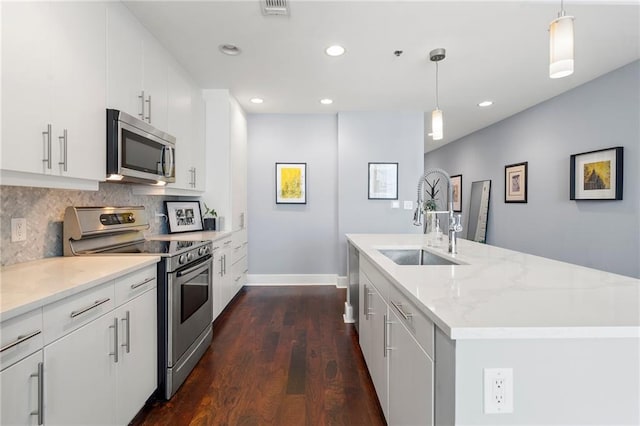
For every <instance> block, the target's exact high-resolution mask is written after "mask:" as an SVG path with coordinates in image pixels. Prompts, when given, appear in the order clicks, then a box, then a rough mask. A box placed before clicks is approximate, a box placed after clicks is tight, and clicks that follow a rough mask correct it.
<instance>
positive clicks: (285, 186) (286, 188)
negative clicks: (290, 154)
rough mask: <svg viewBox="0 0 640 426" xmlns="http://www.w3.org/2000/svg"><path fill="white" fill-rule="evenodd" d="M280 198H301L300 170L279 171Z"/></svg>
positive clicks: (291, 168)
mask: <svg viewBox="0 0 640 426" xmlns="http://www.w3.org/2000/svg"><path fill="white" fill-rule="evenodd" d="M280 196H281V197H282V198H290V199H296V198H302V170H301V169H300V168H299V167H283V168H282V169H280Z"/></svg>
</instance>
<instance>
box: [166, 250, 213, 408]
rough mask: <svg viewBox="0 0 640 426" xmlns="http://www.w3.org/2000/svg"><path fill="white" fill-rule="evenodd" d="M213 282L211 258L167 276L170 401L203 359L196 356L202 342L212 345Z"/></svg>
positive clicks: (193, 263)
mask: <svg viewBox="0 0 640 426" xmlns="http://www.w3.org/2000/svg"><path fill="white" fill-rule="evenodd" d="M212 279H213V258H212V256H211V254H208V255H207V256H205V257H202V258H201V259H199V260H198V261H197V262H192V263H189V264H187V265H185V266H182V267H180V268H178V269H176V270H175V271H171V272H167V287H168V292H167V296H168V300H167V310H166V313H167V322H166V323H167V333H168V335H167V343H168V346H167V348H166V350H167V353H166V356H167V371H166V384H167V386H166V388H167V389H166V390H167V391H166V395H165V397H166V398H167V399H169V398H170V397H171V395H173V393H174V392H175V390H177V388H178V387H179V386H180V384H182V382H184V380H185V379H186V377H187V375H188V374H189V372H190V371H191V370H192V369H193V366H195V363H196V362H197V361H198V360H199V359H200V356H197V353H198V351H199V350H201V349H202V342H203V341H206V340H207V338H209V339H208V340H209V341H210V337H211V336H210V334H211V323H212V321H213V318H212V315H213V314H212V292H211V283H212ZM204 349H206V347H205V348H204ZM203 352H204V351H203Z"/></svg>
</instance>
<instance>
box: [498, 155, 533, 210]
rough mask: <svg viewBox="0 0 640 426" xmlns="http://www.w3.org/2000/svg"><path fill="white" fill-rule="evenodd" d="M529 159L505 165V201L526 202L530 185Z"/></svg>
mask: <svg viewBox="0 0 640 426" xmlns="http://www.w3.org/2000/svg"><path fill="white" fill-rule="evenodd" d="M528 167H529V163H528V162H527V161H525V162H523V163H515V164H509V165H507V166H504V202H505V203H526V202H527V196H528V194H527V186H528V182H527V181H528V176H527V175H528Z"/></svg>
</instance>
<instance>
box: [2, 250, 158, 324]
mask: <svg viewBox="0 0 640 426" xmlns="http://www.w3.org/2000/svg"><path fill="white" fill-rule="evenodd" d="M159 260H160V257H159V256H151V255H150V256H74V257H51V258H47V259H42V260H36V261H33V262H25V263H18V264H15V265H11V266H7V267H3V268H2V269H0V320H1V321H4V320H7V319H10V318H13V317H15V316H18V315H20V314H23V313H25V312H28V311H30V310H32V309H36V308H39V307H42V306H44V305H47V304H49V303H53V302H56V301H58V300H61V299H64V298H65V297H69V296H72V295H74V294H76V293H80V292H81V291H84V290H87V289H89V288H91V287H95V286H97V285H100V284H103V283H105V282H107V281H109V280H112V279H114V278H116V277H118V276H122V275H125V274H127V273H129V272H132V271H135V270H137V269H140V268H142V267H145V266H148V265H154V264H155V263H157V262H158V261H159Z"/></svg>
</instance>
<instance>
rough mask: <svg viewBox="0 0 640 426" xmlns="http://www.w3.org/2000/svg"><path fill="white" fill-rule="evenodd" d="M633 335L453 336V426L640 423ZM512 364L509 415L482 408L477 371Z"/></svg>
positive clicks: (639, 347)
mask: <svg viewBox="0 0 640 426" xmlns="http://www.w3.org/2000/svg"><path fill="white" fill-rule="evenodd" d="M638 360H640V340H639V339H637V338H635V339H634V338H624V339H623V338H610V339H544V340H542V339H510V340H508V339H504V340H457V341H456V357H455V364H456V367H455V381H456V383H455V392H456V408H455V421H456V424H460V425H524V424H529V425H530V424H536V425H551V424H580V425H589V424H591V425H596V424H598V425H602V424H608V425H613V424H616V425H618V424H620V425H622V424H633V425H637V424H640V408H639V403H638V401H640V362H638ZM484 368H513V382H514V384H513V401H514V403H513V409H514V410H513V413H511V414H484V412H483V369H484Z"/></svg>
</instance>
